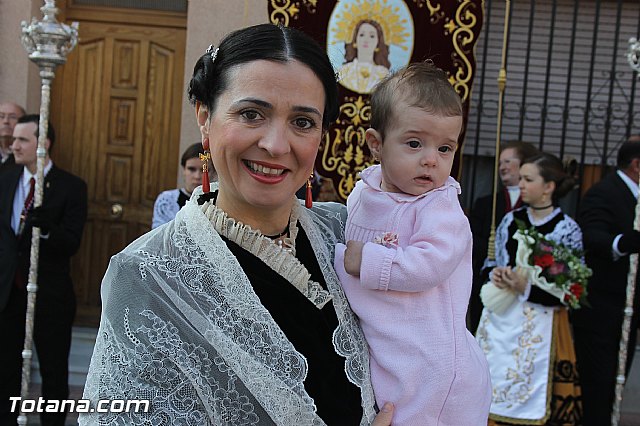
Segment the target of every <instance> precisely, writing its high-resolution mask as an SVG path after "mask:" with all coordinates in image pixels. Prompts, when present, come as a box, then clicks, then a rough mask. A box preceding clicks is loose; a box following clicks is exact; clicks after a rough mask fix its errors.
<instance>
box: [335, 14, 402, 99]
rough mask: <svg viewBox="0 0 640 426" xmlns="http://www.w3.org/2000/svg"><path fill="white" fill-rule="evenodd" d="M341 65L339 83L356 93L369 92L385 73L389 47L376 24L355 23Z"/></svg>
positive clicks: (389, 63) (367, 20)
mask: <svg viewBox="0 0 640 426" xmlns="http://www.w3.org/2000/svg"><path fill="white" fill-rule="evenodd" d="M344 49H345V55H344V59H345V63H344V65H343V66H342V68H340V72H339V79H340V80H339V81H340V84H342V85H343V86H345V87H346V88H347V89H350V90H353V91H355V92H358V93H369V92H371V90H372V89H373V86H375V85H376V83H378V82H379V81H380V80H382V79H383V78H384V76H386V75H387V74H389V68H391V62H389V46H388V45H387V44H386V43H385V41H384V32H383V31H382V27H381V26H380V24H379V23H378V22H376V21H374V20H372V19H363V20H362V21H360V22H358V24H357V25H356V26H355V29H354V31H353V37H352V39H351V42H349V43H345V46H344Z"/></svg>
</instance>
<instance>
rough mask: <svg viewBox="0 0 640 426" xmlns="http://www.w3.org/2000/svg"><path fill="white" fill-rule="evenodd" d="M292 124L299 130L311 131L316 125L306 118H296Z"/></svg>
mask: <svg viewBox="0 0 640 426" xmlns="http://www.w3.org/2000/svg"><path fill="white" fill-rule="evenodd" d="M294 124H295V125H296V127H298V128H300V129H311V128H312V127H315V125H316V123H315V122H314V121H313V120H311V119H309V118H306V117H300V118H296V119H295V120H294Z"/></svg>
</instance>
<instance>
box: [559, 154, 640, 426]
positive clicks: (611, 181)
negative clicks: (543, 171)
mask: <svg viewBox="0 0 640 426" xmlns="http://www.w3.org/2000/svg"><path fill="white" fill-rule="evenodd" d="M639 172H640V142H626V143H624V144H623V145H622V146H621V147H620V150H619V151H618V162H617V170H616V172H615V173H611V174H609V175H607V176H605V177H604V178H603V179H602V180H601V181H600V182H598V183H596V184H595V185H594V186H593V187H591V188H590V189H589V190H588V191H587V193H586V194H585V195H584V197H583V199H582V202H581V204H580V209H579V212H578V223H579V225H580V227H581V228H582V233H583V241H584V247H585V260H586V263H587V265H588V266H589V267H590V268H591V269H592V270H593V276H592V277H591V279H590V280H589V285H588V291H589V296H588V300H589V303H590V305H591V307H583V308H582V309H579V310H576V311H574V312H573V313H572V323H573V333H574V339H575V345H576V357H577V364H578V374H579V375H580V381H581V384H582V401H583V410H584V415H583V419H584V425H587V426H588V425H594V426H595V425H597V426H602V425H608V424H610V422H611V411H612V407H613V400H614V393H615V384H616V375H617V371H618V350H619V345H620V337H621V334H622V331H621V330H622V321H623V315H624V307H625V300H626V287H627V274H628V273H629V254H630V253H638V252H639V251H640V233H638V232H637V231H634V230H633V219H634V212H635V206H636V200H637V197H638V173H639ZM636 286H637V281H636ZM638 294H639V293H638V290H636V300H635V301H634V313H633V317H632V322H631V333H630V335H629V345H628V352H627V354H628V358H627V363H626V369H627V373H628V372H629V369H630V367H631V361H632V359H633V354H634V350H635V342H636V332H637V331H636V330H637V328H638V307H639V306H638V303H637V302H638V297H637V296H638Z"/></svg>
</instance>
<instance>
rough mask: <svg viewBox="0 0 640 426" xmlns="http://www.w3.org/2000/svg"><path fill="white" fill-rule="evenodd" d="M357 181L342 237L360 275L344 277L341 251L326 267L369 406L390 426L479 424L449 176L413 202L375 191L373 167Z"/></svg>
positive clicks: (480, 367)
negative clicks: (358, 343) (372, 400)
mask: <svg viewBox="0 0 640 426" xmlns="http://www.w3.org/2000/svg"><path fill="white" fill-rule="evenodd" d="M361 177H362V180H361V181H359V182H358V183H357V184H356V187H355V189H354V190H353V192H352V193H351V195H350V196H349V199H348V202H347V209H348V212H349V216H348V220H347V227H346V231H345V236H346V239H347V240H357V241H362V242H365V243H366V244H365V246H364V249H363V252H362V267H361V273H360V278H359V279H358V278H356V277H353V276H351V275H349V274H347V273H346V271H345V270H344V247H340V248H338V249H336V261H335V268H336V272H337V274H338V277H339V278H340V281H341V282H342V285H343V287H344V290H345V293H346V294H347V296H348V298H349V303H350V304H351V307H352V309H353V310H354V312H355V313H356V314H357V315H358V317H359V318H360V323H361V325H362V329H363V330H364V332H365V335H366V337H367V342H368V343H369V347H370V351H371V379H372V381H373V383H374V390H375V395H376V400H377V402H378V405H379V406H381V405H382V404H383V403H385V402H386V401H391V402H393V403H394V404H395V405H396V410H395V412H394V418H393V424H394V425H397V426H414V425H426V426H436V425H451V426H458V425H464V426H474V425H475V426H478V425H486V422H487V415H488V412H489V404H490V402H491V385H490V383H489V369H488V365H487V361H486V360H485V358H484V356H483V354H482V351H481V350H480V348H479V347H478V344H477V342H476V341H475V339H474V338H473V336H472V335H471V334H470V333H469V332H468V331H467V328H466V324H465V316H466V312H467V303H468V301H469V294H470V291H471V274H472V272H471V231H470V229H469V222H468V220H467V218H466V217H465V215H464V213H463V211H462V208H461V207H460V202H459V201H458V194H459V193H460V185H458V183H457V182H456V181H455V180H454V179H453V178H449V179H448V180H447V182H446V183H445V184H444V186H442V187H441V188H437V189H434V190H433V191H429V192H428V193H426V194H422V195H418V196H413V195H408V194H401V193H392V192H384V191H382V190H381V189H380V184H381V181H382V172H381V169H380V166H373V167H370V168H368V169H366V170H364V171H363V172H362V173H361ZM389 234H395V235H397V238H395V241H394V238H388V235H389ZM385 236H386V237H387V238H385ZM376 241H379V242H381V243H386V244H387V245H388V247H385V246H383V245H381V244H374V242H376ZM394 243H395V244H394Z"/></svg>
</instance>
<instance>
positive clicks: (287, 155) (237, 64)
mask: <svg viewBox="0 0 640 426" xmlns="http://www.w3.org/2000/svg"><path fill="white" fill-rule="evenodd" d="M189 98H190V100H191V101H192V103H193V104H194V105H195V114H196V118H197V121H198V125H199V126H200V131H201V134H202V145H203V147H204V150H205V152H206V154H205V156H206V155H207V154H208V153H210V154H211V158H212V161H213V164H214V167H215V169H216V171H217V174H218V182H217V183H213V184H212V185H211V188H207V185H204V186H203V188H197V189H196V192H195V194H194V195H193V196H192V197H191V199H190V200H189V201H188V202H187V203H186V205H185V206H184V208H182V209H181V210H180V211H179V212H178V214H177V215H176V218H175V220H173V221H172V222H170V223H169V224H167V225H166V226H162V227H160V228H158V229H156V230H154V231H151V232H150V233H148V234H146V235H144V236H142V237H141V238H139V239H138V240H137V241H135V242H133V243H132V244H131V245H130V246H129V247H127V248H126V249H125V250H123V251H122V252H121V253H119V254H117V255H116V256H114V257H113V258H112V259H111V263H110V265H109V268H108V270H107V273H106V275H105V278H104V281H103V286H102V301H103V302H102V303H103V307H102V318H101V323H100V331H99V333H98V339H97V342H96V346H95V350H94V354H93V358H92V361H91V367H90V371H89V374H88V381H87V385H86V387H85V398H87V399H90V400H92V401H94V402H95V401H97V400H98V399H105V398H108V399H126V400H132V399H135V400H140V399H142V400H150V403H151V406H150V407H149V410H148V412H146V413H142V412H136V413H134V412H129V413H127V412H125V413H117V414H115V413H109V414H107V413H98V412H94V413H91V414H88V415H87V416H86V417H81V419H80V423H81V424H97V423H98V421H101V422H113V423H121V424H132V423H135V424H143V423H145V424H146V423H149V424H185V425H187V424H192V425H214V424H215V425H249V424H251V425H255V424H259V425H273V424H276V425H323V424H331V425H334V424H345V425H347V424H348V425H358V424H362V425H364V424H370V423H371V422H373V423H372V424H374V425H389V424H390V422H391V416H392V414H393V406H392V405H391V404H385V406H384V407H381V408H382V411H381V412H380V414H378V416H377V417H376V412H375V410H374V397H373V391H372V388H371V382H370V376H369V358H368V350H367V345H366V342H365V340H364V337H363V335H362V331H361V330H360V328H359V326H358V322H357V319H356V317H355V316H354V314H353V313H352V312H351V310H350V308H349V305H348V303H347V301H346V298H345V295H344V293H343V291H342V289H341V287H340V284H339V282H338V279H337V277H336V274H335V271H334V270H333V267H332V263H333V256H334V246H335V244H336V243H337V242H339V241H343V240H344V236H343V227H344V221H345V207H344V206H343V205H341V204H336V203H315V204H314V205H313V206H307V207H310V208H305V207H304V206H302V205H301V203H300V202H299V201H298V200H297V199H296V197H295V192H296V190H297V189H298V188H300V186H302V184H303V183H304V182H305V181H306V180H307V179H308V178H309V175H310V173H311V171H312V170H313V165H314V162H315V156H316V154H317V151H318V146H319V144H320V140H321V136H322V134H323V132H325V131H326V130H327V129H328V127H329V124H330V123H331V121H333V120H335V118H336V117H337V113H338V101H337V87H336V84H335V76H334V71H333V69H332V67H331V63H330V62H329V59H328V58H327V56H326V54H325V52H324V51H323V50H322V49H321V48H320V47H319V46H318V45H317V44H316V43H315V42H314V41H313V40H312V39H311V38H309V37H308V36H306V35H304V34H303V33H301V32H299V31H297V30H294V29H291V28H286V27H280V26H275V25H271V24H262V25H256V26H253V27H249V28H245V29H241V30H238V31H236V32H233V33H231V34H230V35H228V36H227V37H225V38H224V39H223V40H222V41H221V43H220V46H219V47H218V48H213V47H210V49H208V50H207V53H206V54H205V55H203V56H202V57H201V58H200V59H199V60H198V61H197V63H196V65H195V68H194V72H193V77H192V79H191V82H190V84H189Z"/></svg>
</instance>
